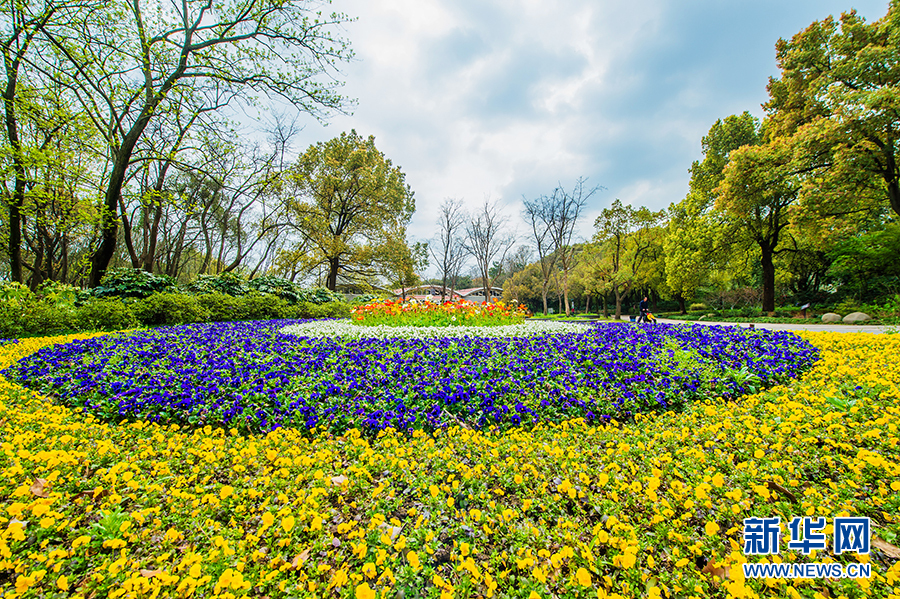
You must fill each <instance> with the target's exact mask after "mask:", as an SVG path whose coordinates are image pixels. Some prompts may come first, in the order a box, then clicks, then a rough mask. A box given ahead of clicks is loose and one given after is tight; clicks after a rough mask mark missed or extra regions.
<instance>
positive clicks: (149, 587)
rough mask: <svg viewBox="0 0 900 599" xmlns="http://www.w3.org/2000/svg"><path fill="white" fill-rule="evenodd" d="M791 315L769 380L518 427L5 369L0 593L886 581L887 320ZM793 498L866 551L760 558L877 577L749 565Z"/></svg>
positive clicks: (8, 361)
mask: <svg viewBox="0 0 900 599" xmlns="http://www.w3.org/2000/svg"><path fill="white" fill-rule="evenodd" d="M802 336H803V337H804V339H805V340H806V341H808V342H809V343H811V344H812V345H814V346H815V347H816V348H818V349H819V351H820V352H821V353H820V359H819V360H818V361H817V362H815V364H814V365H813V367H812V369H811V370H810V371H809V372H807V373H806V374H804V375H803V376H801V377H800V378H798V379H788V380H785V381H784V383H783V384H778V385H775V386H773V387H771V388H769V389H767V390H764V391H762V392H760V393H757V394H753V395H749V396H743V397H740V398H737V399H735V400H733V401H724V400H723V398H721V397H719V396H709V397H707V398H705V399H702V400H698V401H696V402H694V403H692V404H691V405H689V406H687V408H686V409H685V410H684V411H682V412H680V413H677V412H674V411H666V412H659V413H652V414H648V415H643V414H636V415H635V416H634V418H633V419H632V420H630V421H629V422H626V423H621V424H619V423H616V422H609V423H603V422H602V421H598V422H597V424H596V425H590V424H588V423H586V422H585V421H584V420H583V419H575V420H568V421H564V422H561V423H558V424H556V423H538V424H536V425H535V426H534V427H532V428H531V429H530V430H526V429H523V428H514V429H511V430H507V431H492V430H485V431H477V430H470V429H468V428H461V427H449V428H441V429H437V430H435V431H434V432H433V433H426V432H424V431H420V430H416V431H413V432H411V433H407V432H398V431H396V430H393V429H387V430H383V431H381V432H379V433H377V434H376V435H374V436H369V435H362V434H360V431H359V430H357V429H350V430H348V431H347V432H345V433H343V434H338V435H335V434H330V433H328V432H327V431H323V430H321V429H317V430H312V431H305V430H301V429H289V428H280V429H278V430H275V431H272V432H270V433H268V434H265V435H241V434H238V431H237V430H227V429H222V428H214V427H211V426H206V427H200V428H192V429H188V428H185V427H179V426H177V425H168V426H162V425H159V424H154V423H150V422H146V421H138V422H130V423H129V422H123V423H119V424H116V423H109V422H104V421H101V420H98V419H97V418H96V417H94V416H93V415H91V414H89V413H88V414H85V413H84V412H83V411H82V410H81V409H70V408H67V407H65V406H61V405H59V404H58V403H56V402H54V401H51V400H49V399H47V398H46V397H43V396H41V395H39V394H36V393H34V392H32V391H29V390H26V389H24V388H22V387H21V386H20V385H18V384H16V383H13V382H10V381H8V380H6V379H3V378H0V595H2V596H4V597H14V596H15V597H112V598H117V597H126V596H127V597H184V596H193V597H209V596H218V597H223V598H224V597H238V596H250V597H340V598H353V599H372V598H375V597H379V598H387V597H390V598H395V597H406V598H410V599H412V598H413V597H428V598H438V597H441V598H444V599H447V598H450V597H504V598H506V597H515V598H523V599H525V598H528V599H535V598H545V599H549V598H551V597H566V598H579V599H585V598H591V599H593V598H595V597H596V598H599V599H602V598H605V597H612V598H625V597H628V598H630V597H635V598H648V597H649V598H655V597H773V596H779V597H810V598H831V597H848V598H856V597H885V598H891V599H897V598H900V562H898V559H897V556H898V555H900V553H897V552H898V549H897V548H896V547H895V545H896V544H898V542H897V538H898V535H900V517H898V514H900V462H898V458H897V456H898V455H900V440H898V438H900V391H898V390H900V336H898V335H880V336H875V335H867V334H842V333H810V334H806V333H804V334H802ZM78 338H80V339H83V338H84V336H79V337H78ZM73 339H74V338H73V337H65V338H45V339H28V340H22V341H19V342H17V343H7V344H4V345H2V346H0V368H3V367H8V366H11V365H13V364H14V363H15V362H17V361H18V360H21V359H22V358H26V357H28V356H30V355H33V354H34V353H35V352H37V351H39V350H41V349H42V348H47V349H49V348H51V347H52V345H53V344H56V343H62V342H70V341H72V340H73ZM54 351H55V350H54ZM807 514H808V515H821V516H825V517H827V518H829V519H830V518H832V517H834V516H840V515H854V516H857V515H858V516H868V517H870V518H872V527H873V528H872V540H873V551H872V553H871V554H870V555H856V554H852V553H851V554H843V555H841V556H838V557H835V556H833V555H831V554H830V553H829V552H823V553H821V554H819V555H812V556H804V555H802V554H799V553H797V552H794V551H789V550H785V549H784V548H782V552H781V553H780V555H778V556H772V557H770V558H768V560H769V561H773V559H778V560H779V561H781V560H783V561H785V562H813V561H817V562H822V561H835V560H836V561H839V562H842V563H852V562H855V561H859V562H866V563H869V564H870V565H871V572H872V576H871V578H868V579H862V580H850V579H842V580H833V579H809V580H774V579H770V580H767V581H762V580H748V579H744V578H743V575H742V571H741V568H740V565H741V564H742V563H744V562H746V561H747V560H748V557H747V556H745V555H744V554H743V553H742V551H741V546H742V538H741V524H740V523H741V521H742V519H743V518H746V517H751V516H765V517H771V516H781V517H782V520H783V521H787V520H789V519H790V518H791V517H792V516H795V515H807ZM749 559H750V560H751V561H764V559H763V558H755V557H751V558H749Z"/></svg>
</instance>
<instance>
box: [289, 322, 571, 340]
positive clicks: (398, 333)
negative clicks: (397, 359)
mask: <svg viewBox="0 0 900 599" xmlns="http://www.w3.org/2000/svg"><path fill="white" fill-rule="evenodd" d="M586 330H587V327H585V326H584V325H583V324H580V323H577V322H558V321H546V320H545V321H541V320H526V321H525V322H523V323H520V324H508V325H502V326H498V327H466V326H452V327H389V326H385V325H378V326H369V327H367V326H359V325H355V324H352V323H351V322H350V321H349V320H316V321H311V322H304V323H301V324H293V325H290V326H286V327H284V328H283V329H281V332H282V333H284V334H287V335H293V336H295V337H314V338H335V337H340V338H343V339H363V338H365V339H395V338H397V337H402V338H407V339H434V338H440V337H451V338H457V337H531V336H534V335H546V334H567V333H583V332H585V331H586Z"/></svg>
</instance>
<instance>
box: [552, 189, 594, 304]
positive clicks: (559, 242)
mask: <svg viewBox="0 0 900 599" xmlns="http://www.w3.org/2000/svg"><path fill="white" fill-rule="evenodd" d="M584 183H585V179H584V178H583V177H579V178H578V180H577V181H576V182H575V185H574V186H573V187H572V191H571V192H568V191H566V190H565V188H564V187H563V186H562V184H560V185H559V187H557V188H556V189H555V190H553V196H552V197H551V199H550V213H549V215H547V216H548V217H549V218H547V225H548V233H549V237H550V241H551V243H552V244H553V253H554V254H555V255H556V259H557V260H558V261H559V266H560V269H561V271H562V292H563V300H564V301H565V303H566V316H568V315H569V269H571V268H572V261H573V259H574V256H575V248H574V246H573V245H572V237H573V236H574V235H575V225H576V224H577V223H578V217H579V216H581V213H582V211H583V210H584V207H585V206H586V205H587V201H588V200H589V199H590V198H591V196H593V195H594V194H595V193H597V191H598V190H600V189H601V187H600V186H599V185H598V186H596V187H592V188H590V189H585V187H584Z"/></svg>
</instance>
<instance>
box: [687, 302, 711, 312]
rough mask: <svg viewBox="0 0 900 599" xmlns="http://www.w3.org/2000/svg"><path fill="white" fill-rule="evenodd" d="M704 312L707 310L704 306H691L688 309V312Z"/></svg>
mask: <svg viewBox="0 0 900 599" xmlns="http://www.w3.org/2000/svg"><path fill="white" fill-rule="evenodd" d="M706 310H709V308H707V307H706V304H691V306H690V307H689V308H688V312H705V311H706Z"/></svg>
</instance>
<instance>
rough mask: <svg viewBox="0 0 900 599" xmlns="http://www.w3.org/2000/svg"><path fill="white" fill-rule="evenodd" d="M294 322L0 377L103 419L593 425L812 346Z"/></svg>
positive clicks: (39, 363) (737, 332) (710, 337)
mask: <svg viewBox="0 0 900 599" xmlns="http://www.w3.org/2000/svg"><path fill="white" fill-rule="evenodd" d="M286 324H287V323H286V322H284V321H265V322H240V323H213V324H204V325H184V326H177V327H169V328H161V329H154V330H149V331H134V332H129V333H124V334H120V335H111V336H108V337H99V338H92V339H87V340H81V341H75V342H73V343H70V344H66V345H60V346H56V347H53V348H47V349H44V350H41V351H39V352H37V353H35V354H34V355H32V356H29V357H28V358H26V359H25V360H23V361H22V362H20V363H19V364H18V365H16V366H15V367H13V368H11V369H9V370H7V371H6V372H5V374H6V376H8V377H10V378H11V379H14V380H17V381H19V382H21V383H23V384H24V385H27V386H28V387H30V388H32V389H35V390H38V391H40V392H42V393H46V394H52V395H53V396H55V397H57V398H59V400H60V401H62V402H63V403H65V404H66V405H69V406H73V407H81V408H83V409H84V410H85V411H87V412H90V413H92V414H95V415H97V416H99V417H101V418H104V419H113V420H115V419H119V418H122V417H126V418H141V419H149V420H151V421H154V422H159V423H162V424H169V423H177V424H180V425H184V424H191V425H201V426H202V425H205V424H212V425H216V426H225V427H236V428H237V429H238V430H242V431H268V430H272V429H274V428H277V427H281V426H294V427H303V428H307V429H312V428H315V427H318V426H322V427H325V428H328V429H329V430H332V431H335V432H340V431H344V430H347V429H348V428H353V427H359V428H362V429H366V430H369V431H377V430H381V429H384V428H387V427H393V428H396V429H400V430H407V429H419V428H425V429H428V430H433V429H436V428H441V427H445V426H448V425H451V424H462V425H464V426H469V427H473V428H485V427H491V426H496V427H500V428H508V427H511V426H519V425H526V424H527V425H534V424H536V423H539V422H559V421H561V420H565V419H568V418H579V417H583V418H585V419H586V421H588V422H589V423H593V422H601V421H608V420H610V419H614V418H615V419H623V418H629V417H631V416H632V415H634V414H636V413H646V412H649V411H660V410H665V409H671V408H681V407H682V406H684V405H685V404H686V403H687V402H689V401H691V400H693V399H696V398H699V397H702V396H704V395H709V394H713V395H715V396H723V395H724V396H726V397H734V396H736V395H739V394H741V393H744V392H746V391H749V390H753V389H758V388H761V387H766V386H771V385H772V384H775V383H777V382H783V381H786V380H788V379H789V378H791V377H793V376H796V375H797V374H798V373H799V372H801V371H803V370H804V369H806V368H808V367H809V366H810V364H811V363H812V362H813V360H815V358H816V355H817V352H816V350H815V349H814V348H813V347H812V346H810V345H809V344H807V343H805V342H803V341H802V340H801V339H800V338H799V337H797V336H796V335H793V334H792V333H786V332H779V333H775V332H769V331H750V330H747V329H736V328H725V327H695V328H690V327H678V326H664V325H657V326H647V327H640V326H628V325H624V326H621V325H599V326H598V325H593V326H583V327H582V328H581V329H579V330H580V331H581V332H577V333H575V332H570V333H565V334H557V333H546V332H545V333H541V334H533V335H530V336H525V337H508V338H507V337H493V338H488V337H476V336H471V335H465V336H462V337H446V336H442V337H439V338H428V339H415V338H398V337H393V338H361V339H349V340H347V339H342V338H331V337H322V336H303V337H297V336H293V335H290V334H283V333H281V332H279V331H280V329H282V328H283V327H284V326H285V325H286ZM304 326H306V327H307V329H308V327H309V326H316V325H304ZM318 326H322V327H323V328H324V330H325V331H326V332H327V331H330V330H332V327H334V325H333V324H331V323H328V322H327V321H325V322H322V323H321V325H318ZM570 326H574V325H570ZM301 328H302V327H301ZM287 330H288V331H290V330H292V329H290V328H288V329H287ZM293 330H296V329H293Z"/></svg>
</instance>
